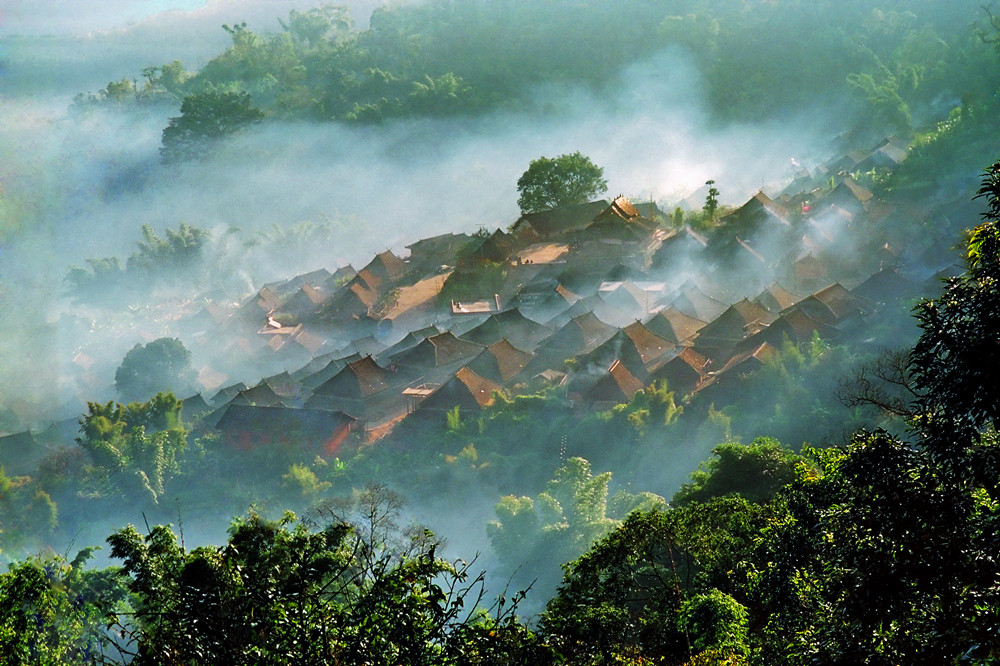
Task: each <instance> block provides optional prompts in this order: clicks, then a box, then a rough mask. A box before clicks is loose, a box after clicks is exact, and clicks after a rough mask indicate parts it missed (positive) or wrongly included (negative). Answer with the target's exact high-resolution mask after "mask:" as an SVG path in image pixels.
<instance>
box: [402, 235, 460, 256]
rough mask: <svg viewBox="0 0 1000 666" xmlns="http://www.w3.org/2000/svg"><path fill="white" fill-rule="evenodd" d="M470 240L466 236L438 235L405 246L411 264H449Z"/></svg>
mask: <svg viewBox="0 0 1000 666" xmlns="http://www.w3.org/2000/svg"><path fill="white" fill-rule="evenodd" d="M469 240H471V237H470V236H469V235H468V234H453V233H447V234H439V235H437V236H431V237H430V238H423V239H421V240H418V241H417V242H415V243H411V244H409V245H407V246H406V248H407V249H408V250H409V251H410V261H411V262H424V263H437V264H451V263H454V261H455V253H456V252H458V250H459V249H460V248H461V247H462V246H463V245H465V244H466V243H468V242H469Z"/></svg>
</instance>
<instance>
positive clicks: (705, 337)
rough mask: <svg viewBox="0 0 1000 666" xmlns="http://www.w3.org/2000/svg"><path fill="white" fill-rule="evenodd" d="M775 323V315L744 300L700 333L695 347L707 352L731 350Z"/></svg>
mask: <svg viewBox="0 0 1000 666" xmlns="http://www.w3.org/2000/svg"><path fill="white" fill-rule="evenodd" d="M772 321H774V315H772V314H771V313H770V312H768V311H767V310H765V309H764V308H763V307H761V306H760V305H758V304H757V303H753V302H751V301H748V300H747V299H745V298H744V299H743V300H741V301H739V302H737V303H733V304H732V305H731V306H729V308H727V309H726V311H725V312H723V313H722V314H721V315H719V316H718V317H716V318H715V319H713V320H712V321H710V322H709V323H708V324H706V325H705V326H704V327H702V329H701V330H700V331H698V339H697V340H696V341H695V346H696V347H699V348H701V349H705V350H711V351H718V350H721V349H727V348H728V349H731V348H732V347H734V346H735V345H736V343H738V342H739V341H740V340H742V339H743V338H745V337H747V336H748V335H752V334H754V333H756V332H757V331H759V330H760V329H761V328H763V327H764V326H766V325H767V324H769V323H771V322H772Z"/></svg>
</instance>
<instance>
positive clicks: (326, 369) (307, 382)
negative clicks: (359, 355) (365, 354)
mask: <svg viewBox="0 0 1000 666" xmlns="http://www.w3.org/2000/svg"><path fill="white" fill-rule="evenodd" d="M332 356H333V355H332V354H331V355H329V356H324V357H322V358H326V359H327V360H326V363H324V364H323V365H322V366H321V367H320V368H319V369H313V370H312V371H311V372H309V373H308V374H305V375H304V376H303V377H302V378H301V381H302V386H303V387H304V388H306V389H310V390H311V389H315V388H316V387H317V386H320V385H321V384H323V383H324V382H326V381H328V380H329V379H330V378H331V377H333V376H334V375H336V374H337V373H338V372H340V371H341V370H343V369H344V367H345V366H346V365H347V364H348V363H350V362H351V361H355V360H358V359H356V358H355V359H352V358H348V359H343V358H332Z"/></svg>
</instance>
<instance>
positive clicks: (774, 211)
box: [719, 190, 790, 232]
mask: <svg viewBox="0 0 1000 666" xmlns="http://www.w3.org/2000/svg"><path fill="white" fill-rule="evenodd" d="M788 215H789V213H788V209H787V208H785V207H784V206H783V205H781V204H780V203H778V202H777V201H774V200H773V199H771V198H770V197H769V196H767V195H766V194H764V191H763V190H761V191H759V192H757V194H755V195H753V196H752V197H750V199H749V201H747V202H746V203H745V204H743V205H742V206H740V207H739V208H737V209H736V210H734V211H732V212H730V213H726V214H725V215H723V216H722V217H720V218H719V222H720V224H721V225H722V226H728V227H736V229H737V231H738V232H740V231H741V230H742V229H745V228H749V229H753V228H755V227H756V226H757V225H760V224H763V223H765V222H776V223H778V224H779V225H781V226H785V227H787V226H789V224H790V223H789V221H788Z"/></svg>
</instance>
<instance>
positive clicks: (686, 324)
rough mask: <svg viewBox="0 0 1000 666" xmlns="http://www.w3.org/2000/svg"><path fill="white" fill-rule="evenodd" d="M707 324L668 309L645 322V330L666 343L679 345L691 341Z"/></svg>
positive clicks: (672, 308) (675, 310)
mask: <svg viewBox="0 0 1000 666" xmlns="http://www.w3.org/2000/svg"><path fill="white" fill-rule="evenodd" d="M706 323H708V322H705V321H702V320H701V319H696V318H695V317H690V316H688V315H686V314H684V313H683V312H681V311H680V310H678V309H677V308H674V307H668V308H664V309H662V310H660V311H659V312H657V313H656V314H655V315H653V317H651V318H650V319H649V321H647V322H646V328H648V329H649V330H650V331H652V332H653V333H655V334H656V335H658V336H659V337H661V338H663V339H664V340H666V341H667V342H672V343H674V344H681V343H684V342H687V341H689V340H691V339H692V338H693V337H694V336H695V335H697V334H698V331H700V330H701V329H702V328H703V327H704V326H705V324H706Z"/></svg>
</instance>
